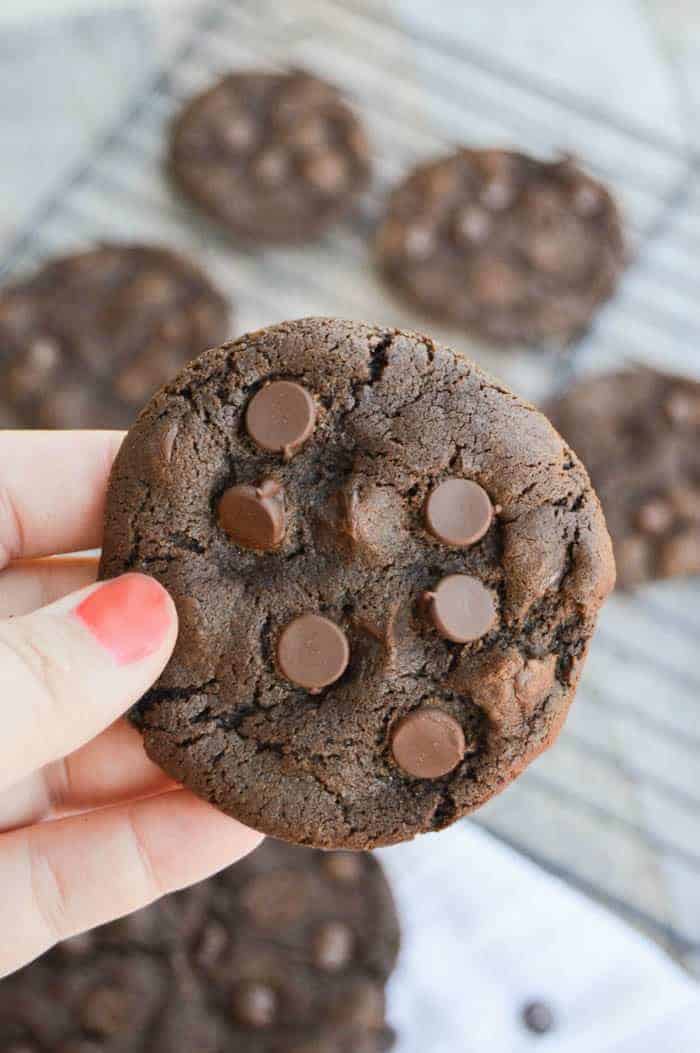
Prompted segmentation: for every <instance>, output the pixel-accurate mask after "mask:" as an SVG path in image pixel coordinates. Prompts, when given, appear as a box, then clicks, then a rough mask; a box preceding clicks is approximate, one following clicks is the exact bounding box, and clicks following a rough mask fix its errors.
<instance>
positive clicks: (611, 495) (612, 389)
mask: <svg viewBox="0 0 700 1053" xmlns="http://www.w3.org/2000/svg"><path fill="white" fill-rule="evenodd" d="M548 413H549V415H550V417H551V419H552V421H553V423H554V424H555V427H557V428H558V429H559V430H560V431H561V433H562V435H563V436H564V437H565V438H566V439H567V441H568V442H570V443H571V445H572V446H573V448H574V450H575V451H576V453H578V454H579V456H580V457H581V458H582V459H583V461H584V463H585V465H586V467H587V468H588V470H589V472H590V474H591V479H592V481H593V485H594V487H595V488H596V491H597V493H598V496H599V497H600V499H601V501H602V504H603V510H604V512H605V517H606V520H607V523H608V527H609V529H610V533H611V535H612V538H613V543H614V546H615V559H616V562H617V581H618V585H620V586H622V587H630V586H633V585H639V584H642V583H643V582H645V581H649V580H653V579H655V578H672V577H683V576H685V575H689V574H700V384H698V383H697V381H695V380H690V379H688V378H686V377H679V376H670V375H668V374H664V373H657V372H655V371H654V370H651V369H642V368H639V369H631V370H627V371H625V372H620V373H612V374H610V373H608V374H601V375H600V376H595V377H593V378H592V379H589V380H584V381H582V382H580V383H579V384H577V385H575V386H574V387H573V388H571V389H570V390H569V391H568V392H566V394H565V395H563V396H562V397H561V398H559V399H558V400H557V401H556V402H553V403H552V404H551V405H550V406H549V408H548Z"/></svg>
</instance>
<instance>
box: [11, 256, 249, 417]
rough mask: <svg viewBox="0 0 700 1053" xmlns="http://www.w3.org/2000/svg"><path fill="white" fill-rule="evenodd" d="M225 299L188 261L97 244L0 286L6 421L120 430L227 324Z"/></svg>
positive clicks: (217, 339)
mask: <svg viewBox="0 0 700 1053" xmlns="http://www.w3.org/2000/svg"><path fill="white" fill-rule="evenodd" d="M228 316H229V310H228V305H227V303H226V301H225V300H224V299H223V297H222V296H221V295H220V294H219V293H218V292H217V291H216V289H215V288H214V287H213V286H212V285H211V283H210V281H209V279H208V278H207V277H206V275H205V274H204V273H203V272H202V271H201V270H199V268H198V267H196V266H195V265H194V264H193V263H191V262H190V261H189V260H186V259H184V258H183V257H182V256H178V255H176V254H175V253H173V252H169V251H167V250H166V249H161V248H153V247H151V246H147V245H116V244H114V245H100V246H99V247H97V248H95V249H92V250H90V251H87V252H80V253H77V254H74V255H72V256H64V257H61V258H57V259H54V260H51V261H49V262H48V263H45V264H44V266H43V267H42V268H41V269H40V270H39V271H37V273H36V274H35V275H33V276H32V277H29V278H26V279H24V280H23V281H20V282H16V283H15V284H13V285H9V286H6V287H5V288H4V289H2V290H0V423H4V424H6V425H7V426H12V427H44V428H119V427H126V426H128V425H129V424H130V423H131V421H132V420H133V419H134V417H135V415H136V411H137V410H138V409H139V408H140V407H141V405H142V403H143V402H144V401H145V400H146V399H147V398H149V396H150V395H152V394H153V392H154V391H155V390H156V389H157V388H159V387H160V385H161V384H163V383H165V381H166V380H168V379H169V378H170V377H171V376H172V375H173V374H174V373H176V372H177V370H178V369H180V367H181V366H182V365H183V364H184V363H185V362H186V361H187V360H188V359H190V358H193V357H194V356H195V355H197V354H199V353H200V351H203V350H204V349H205V348H206V347H210V346H211V345H212V344H217V343H219V342H220V341H221V340H223V338H224V337H225V335H226V333H227V332H228V328H229V320H228Z"/></svg>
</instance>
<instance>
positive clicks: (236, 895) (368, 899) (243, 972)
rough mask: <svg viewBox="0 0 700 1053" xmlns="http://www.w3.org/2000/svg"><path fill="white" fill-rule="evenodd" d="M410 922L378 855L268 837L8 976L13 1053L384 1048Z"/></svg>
mask: <svg viewBox="0 0 700 1053" xmlns="http://www.w3.org/2000/svg"><path fill="white" fill-rule="evenodd" d="M398 943H399V934H398V920H397V917H396V911H395V908H394V905H393V901H392V897H391V893H390V891H389V887H388V885H387V883H386V880H385V878H384V875H383V873H382V871H381V868H380V866H379V864H378V863H377V862H376V861H375V860H374V859H372V858H371V857H369V856H364V855H358V854H357V853H352V854H351V853H339V854H326V853H321V852H314V851H311V850H309V849H302V848H295V847H293V846H291V845H284V844H281V843H280V842H274V841H267V842H266V843H264V844H263V845H262V847H261V848H259V849H258V850H257V851H256V852H254V853H253V855H252V856H250V857H249V858H248V859H247V860H244V861H243V862H242V863H240V864H237V865H236V866H234V867H232V868H230V869H229V870H227V871H225V872H224V873H222V874H220V875H218V876H217V877H215V878H213V879H210V880H209V881H206V882H203V883H202V884H201V885H198V886H196V887H195V888H192V889H189V890H187V891H185V892H180V893H177V894H175V895H174V896H171V897H169V898H167V899H165V900H161V901H160V902H158V903H156V904H154V905H153V906H152V907H148V908H147V909H146V910H143V911H140V912H139V913H138V914H134V915H132V916H131V917H129V918H125V919H123V920H122V921H120V922H117V923H115V924H113V925H108V926H105V927H104V928H102V929H98V930H96V931H95V932H92V933H86V934H85V935H83V936H79V937H77V938H76V939H74V940H71V941H69V942H68V943H66V944H63V945H62V946H61V947H57V948H56V949H55V950H53V951H51V952H50V953H49V954H48V955H46V956H45V957H44V958H42V959H41V960H40V961H38V962H35V963H34V964H33V965H30V966H29V967H28V968H26V969H24V970H23V971H22V972H20V973H17V974H16V975H15V976H13V977H10V979H8V980H4V981H2V982H0V1049H1V1050H2V1051H3V1053H19V1051H20V1050H21V1051H22V1053H98V1051H99V1050H104V1051H105V1053H112V1051H113V1053H180V1051H182V1053H229V1051H233V1050H235V1051H236V1053H381V1051H383V1050H387V1049H389V1048H390V1046H391V1044H392V1033H391V1029H390V1028H388V1027H387V1025H386V1021H385V1011H384V983H385V981H386V980H387V978H388V976H389V974H390V972H391V970H392V969H393V967H394V964H395V961H396V954H397V950H398Z"/></svg>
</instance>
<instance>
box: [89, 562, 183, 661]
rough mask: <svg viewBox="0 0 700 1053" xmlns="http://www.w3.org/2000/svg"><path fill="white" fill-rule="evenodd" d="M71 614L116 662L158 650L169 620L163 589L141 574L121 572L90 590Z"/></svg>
mask: <svg viewBox="0 0 700 1053" xmlns="http://www.w3.org/2000/svg"><path fill="white" fill-rule="evenodd" d="M73 613H74V615H75V617H76V618H78V619H79V621H81V622H82V623H83V625H84V626H85V627H86V628H87V629H88V630H89V631H90V633H91V634H92V636H94V637H95V639H96V640H97V642H98V643H99V644H100V646H101V647H103V648H104V649H105V651H109V653H110V654H111V655H112V657H113V658H114V659H115V661H116V662H117V663H118V664H119V665H130V664H131V663H132V662H140V661H141V659H142V658H148V656H149V655H151V654H153V653H154V652H155V651H157V650H158V648H159V647H160V645H161V644H162V643H163V640H164V639H165V637H166V635H167V633H168V629H169V627H170V624H171V621H172V609H171V606H170V602H169V600H168V594H167V592H166V591H165V589H164V588H163V587H162V586H161V585H159V584H158V582H157V581H154V579H153V578H148V577H146V575H144V574H124V575H123V576H122V577H121V578H115V579H114V581H107V582H105V583H104V585H101V586H100V587H99V588H98V589H95V591H94V592H91V593H90V595H89V596H87V597H86V598H85V599H84V600H83V601H82V602H81V603H79V604H78V606H77V607H76V608H75V610H74V612H73Z"/></svg>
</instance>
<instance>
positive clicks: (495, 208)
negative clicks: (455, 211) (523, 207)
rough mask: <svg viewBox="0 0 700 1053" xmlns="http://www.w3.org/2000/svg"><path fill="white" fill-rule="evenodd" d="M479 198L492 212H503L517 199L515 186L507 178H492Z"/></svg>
mask: <svg viewBox="0 0 700 1053" xmlns="http://www.w3.org/2000/svg"><path fill="white" fill-rule="evenodd" d="M479 200H480V201H481V203H482V205H485V207H486V208H488V209H491V211H492V212H501V211H503V209H506V208H508V207H509V206H510V205H512V203H513V201H514V200H515V187H514V186H513V184H512V183H510V182H508V181H507V180H506V179H502V178H500V177H497V178H495V179H490V180H489V181H488V183H486V184H485V186H484V187H483V189H482V191H481V193H480V195H479Z"/></svg>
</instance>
